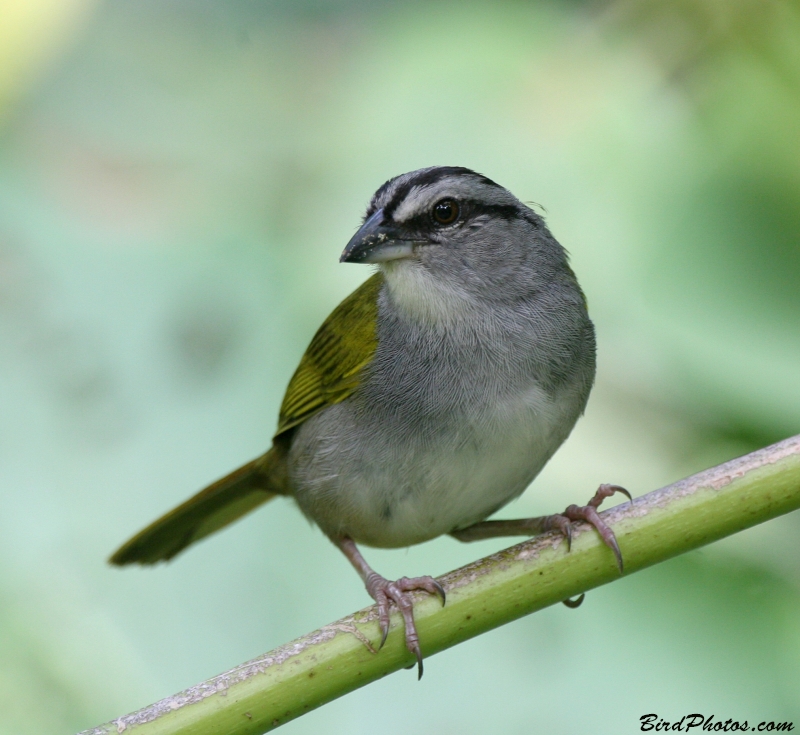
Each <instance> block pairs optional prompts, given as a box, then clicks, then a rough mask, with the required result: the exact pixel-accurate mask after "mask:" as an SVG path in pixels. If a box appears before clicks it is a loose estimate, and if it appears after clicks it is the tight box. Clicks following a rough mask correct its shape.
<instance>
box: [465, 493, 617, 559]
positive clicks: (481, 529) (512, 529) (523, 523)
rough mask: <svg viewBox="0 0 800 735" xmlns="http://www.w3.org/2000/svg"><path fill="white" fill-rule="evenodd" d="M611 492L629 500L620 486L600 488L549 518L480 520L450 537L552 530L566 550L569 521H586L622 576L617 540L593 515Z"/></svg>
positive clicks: (468, 538) (467, 538)
mask: <svg viewBox="0 0 800 735" xmlns="http://www.w3.org/2000/svg"><path fill="white" fill-rule="evenodd" d="M614 493H622V494H623V495H626V496H627V498H628V500H632V498H631V494H630V493H629V492H628V491H627V490H626V489H625V488H624V487H620V486H619V485H600V487H599V488H598V489H597V492H596V493H595V494H594V497H593V498H592V499H591V500H590V501H589V502H588V504H587V505H570V506H569V507H568V508H567V509H566V510H565V511H564V512H563V513H556V514H555V515H552V516H539V517H537V518H521V519H519V520H513V521H482V522H480V523H476V524H474V525H472V526H467V528H462V529H460V530H459V531H453V532H452V533H451V534H450V535H451V536H453V537H454V538H457V539H458V540H459V541H478V540H480V539H485V538H494V537H496V536H535V535H536V534H539V533H545V532H547V531H553V530H556V531H558V532H559V533H561V535H562V536H564V538H566V539H567V548H568V549H569V548H570V546H571V545H572V523H573V521H586V522H587V523H588V524H590V525H592V526H594V527H595V529H597V532H598V533H599V534H600V538H602V539H603V542H604V543H605V545H606V546H608V548H609V549H611V551H613V552H614V556H615V558H616V560H617V566H618V567H619V571H620V573H622V553H621V552H620V550H619V544H618V543H617V537H616V536H615V535H614V532H613V531H612V530H611V529H610V528H609V527H608V526H607V525H606V524H605V522H604V521H603V520H602V518H600V516H599V515H598V513H597V509H598V508H599V507H600V503H602V502H603V501H604V500H605V499H606V498H609V497H611V496H612V495H613V494H614Z"/></svg>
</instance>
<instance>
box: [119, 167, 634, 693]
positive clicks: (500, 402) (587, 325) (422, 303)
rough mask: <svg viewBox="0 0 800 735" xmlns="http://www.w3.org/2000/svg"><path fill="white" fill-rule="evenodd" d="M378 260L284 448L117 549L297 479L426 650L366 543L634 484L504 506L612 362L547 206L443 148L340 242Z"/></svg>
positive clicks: (382, 603) (281, 430) (155, 541)
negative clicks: (448, 158) (443, 160)
mask: <svg viewBox="0 0 800 735" xmlns="http://www.w3.org/2000/svg"><path fill="white" fill-rule="evenodd" d="M340 261H341V262H344V263H366V264H371V265H373V266H375V273H374V274H373V275H372V276H371V277H370V278H368V279H367V280H366V281H365V282H364V283H363V284H362V285H361V286H360V287H359V288H357V289H356V290H355V291H354V292H353V293H352V294H350V296H348V297H347V298H346V299H345V300H344V301H342V303H341V304H339V306H337V307H336V309H334V311H333V312H332V313H331V315H330V316H329V317H328V318H327V319H326V320H325V321H324V322H323V324H322V326H321V327H320V328H319V330H318V331H317V333H316V335H315V336H314V338H313V339H312V340H311V344H310V345H309V347H308V349H307V350H306V352H305V354H304V355H303V357H302V359H301V360H300V364H299V366H298V367H297V370H296V372H295V373H294V376H293V377H292V379H291V380H290V382H289V386H288V388H287V390H286V395H285V397H284V399H283V403H282V405H281V408H280V414H279V417H278V428H277V431H276V432H275V435H274V437H273V438H272V446H271V447H270V448H269V449H268V450H267V452H266V453H265V454H263V455H261V456H260V457H257V458H256V459H254V460H252V461H251V462H249V463H247V464H246V465H244V466H243V467H240V468H239V469H237V470H235V471H233V472H232V473H231V474H229V475H227V476H226V477H224V478H222V479H221V480H218V481H217V482H215V483H213V484H212V485H210V486H209V487H207V488H206V489H204V490H202V491H200V492H199V493H198V494H196V495H195V496H193V497H192V498H190V499H189V500H187V501H186V502H184V503H183V504H182V505H180V506H178V507H177V508H175V509H174V510H172V511H170V512H168V513H167V514H166V515H164V516H163V517H161V518H159V519H158V520H156V521H155V522H154V523H152V524H151V525H149V526H148V527H147V528H145V529H144V530H143V531H141V532H140V533H138V534H137V535H136V536H134V537H133V538H132V539H130V540H129V541H128V542H127V543H125V544H124V545H123V546H122V547H121V548H120V549H119V550H118V551H116V553H114V555H113V556H112V557H111V559H110V562H111V563H112V564H116V565H124V564H131V563H139V564H154V563H156V562H160V561H166V560H169V559H172V558H173V557H174V556H175V555H176V554H178V553H179V552H181V551H182V550H183V549H185V548H186V547H188V546H189V545H190V544H193V543H195V542H196V541H198V540H200V539H202V538H204V537H205V536H208V535H209V534H211V533H213V532H214V531H217V530H219V529H220V528H222V527H223V526H226V525H228V524H229V523H231V522H232V521H234V520H236V519H238V518H240V517H241V516H242V515H244V514H245V513H248V512H249V511H251V510H253V509H254V508H256V507H257V506H259V505H261V504H263V503H266V502H267V501H268V500H271V499H272V498H274V497H276V496H279V495H286V496H290V497H292V498H293V499H294V501H295V502H296V503H297V505H298V507H299V508H300V510H301V511H302V512H303V514H304V515H305V516H306V517H307V518H308V519H310V520H311V521H312V522H313V523H315V524H316V525H317V526H318V527H319V528H320V530H321V531H322V532H323V533H324V534H325V535H326V536H327V537H328V538H329V539H330V540H331V541H332V542H333V544H334V545H335V546H337V547H338V548H339V549H340V550H341V551H342V552H343V553H344V555H345V556H346V557H347V559H348V560H349V561H350V563H351V564H352V565H353V567H355V569H356V571H357V572H358V574H359V575H360V576H361V579H362V580H363V582H364V584H365V586H366V589H367V592H368V593H369V594H370V596H371V597H372V598H373V599H374V600H375V602H376V603H377V609H378V617H379V625H380V629H381V633H382V640H381V645H383V643H384V642H385V641H386V637H387V635H388V633H389V613H390V608H391V605H392V604H394V605H395V606H396V607H397V609H398V610H399V611H400V613H401V615H402V617H403V620H404V630H405V642H406V645H407V647H408V649H409V651H411V652H412V653H413V654H414V656H415V657H416V660H417V662H418V672H419V676H420V677H421V676H422V671H423V668H422V653H421V649H420V643H419V636H418V633H417V630H416V626H415V624H414V617H413V600H412V597H411V596H410V595H409V592H411V591H413V590H424V591H426V592H428V593H430V594H432V595H437V596H438V597H439V598H441V601H442V604H444V603H445V590H444V589H443V588H442V586H441V585H440V584H439V582H437V581H436V580H435V579H433V578H432V577H429V576H424V577H415V578H407V577H403V578H401V579H398V580H395V581H390V580H388V579H385V578H384V577H382V576H381V575H380V574H378V573H377V572H376V571H374V570H373V569H372V567H370V565H369V564H368V563H367V561H366V560H365V558H364V557H363V556H362V554H361V551H360V550H359V548H358V545H364V546H373V547H379V548H399V547H407V546H410V545H412V544H419V543H422V542H424V541H428V540H429V539H433V538H436V537H437V536H441V535H443V534H450V535H451V536H453V537H454V538H456V539H458V540H459V541H474V540H476V539H484V538H489V537H495V536H530V535H534V534H539V533H544V532H546V531H549V530H556V531H558V532H559V533H561V534H562V535H563V536H564V537H565V538H566V540H567V543H568V544H569V542H570V541H571V535H572V523H573V522H575V521H587V522H588V523H590V524H591V525H593V526H594V527H595V528H596V529H597V531H598V532H599V534H600V535H601V537H602V539H603V541H604V542H605V544H606V545H607V546H608V547H609V548H610V549H611V551H612V552H613V554H614V556H615V558H616V561H617V564H618V566H619V568H620V571H622V555H621V553H620V550H619V546H618V544H617V541H616V539H615V537H614V533H613V531H612V530H611V529H610V528H609V527H608V526H607V525H606V524H605V523H604V522H603V520H602V519H601V518H600V517H599V516H598V513H597V508H598V507H599V505H600V504H601V502H602V501H603V500H604V499H605V498H607V497H609V496H611V495H613V494H614V493H616V492H621V493H624V494H625V495H626V496H627V497H628V498H630V495H629V494H628V493H627V491H626V490H624V489H623V488H621V487H619V486H617V485H601V486H600V488H599V489H598V491H597V493H596V494H595V495H594V497H593V498H592V499H591V500H590V501H589V503H588V504H587V505H585V506H577V505H571V506H569V507H568V508H567V509H566V510H565V511H564V512H563V513H559V514H555V515H550V516H541V517H537V518H527V519H520V520H494V521H493V520H486V519H487V518H489V517H490V516H491V515H492V514H493V513H495V511H497V510H498V509H500V508H502V507H503V506H504V505H506V504H507V503H508V502H509V501H511V500H513V499H514V498H516V497H517V496H519V495H520V493H522V492H523V491H524V490H525V488H526V487H527V486H528V485H529V484H530V483H531V481H532V480H533V479H534V478H535V477H536V475H538V474H539V472H540V471H541V469H542V468H543V467H544V465H545V463H546V462H547V461H548V460H549V459H550V457H552V455H553V453H554V452H555V451H556V450H557V449H558V447H559V446H560V445H561V444H562V443H563V442H564V440H565V439H566V438H567V436H568V435H569V434H570V432H571V431H572V428H573V426H574V425H575V422H576V421H577V420H578V417H579V416H580V415H581V414H582V413H583V411H584V409H585V407H586V402H587V400H588V398H589V392H590V391H591V388H592V384H593V382H594V378H595V353H596V345H595V331H594V326H593V324H592V322H591V320H590V319H589V315H588V312H587V305H586V299H585V297H584V295H583V292H582V291H581V288H580V286H579V285H578V281H577V279H576V277H575V274H574V273H573V271H572V269H571V268H570V265H569V262H568V256H567V253H566V251H565V250H564V248H563V247H562V246H561V245H560V244H559V243H558V242H557V241H556V239H555V237H553V235H552V234H551V232H550V230H549V229H548V228H547V226H546V224H545V222H544V220H543V218H542V217H541V216H540V215H539V214H538V213H537V212H535V211H534V210H533V209H531V208H530V207H528V206H527V205H525V204H523V203H522V202H521V201H520V200H518V199H517V198H516V197H515V196H514V195H513V194H511V193H510V192H509V191H508V190H506V189H504V188H503V187H502V186H500V185H498V184H496V183H495V182H494V181H492V180H491V179H489V178H487V177H486V176H483V175H481V174H479V173H476V172H475V171H472V170H470V169H467V168H462V167H458V166H434V167H430V168H423V169H419V170H417V171H412V172H410V173H406V174H402V175H400V176H396V177H395V178H392V179H390V180H389V181H387V182H386V183H385V184H383V185H382V186H381V187H380V188H379V189H378V190H377V191H376V192H375V194H374V195H373V197H372V200H371V201H370V203H369V206H368V208H367V211H366V214H365V216H364V219H363V223H362V225H361V227H360V228H359V229H358V231H357V232H356V233H355V235H353V237H352V238H351V239H350V241H349V242H348V243H347V246H346V247H345V249H344V252H343V253H342V255H341V258H340Z"/></svg>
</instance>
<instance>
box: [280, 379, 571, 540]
mask: <svg viewBox="0 0 800 735" xmlns="http://www.w3.org/2000/svg"><path fill="white" fill-rule="evenodd" d="M584 402H585V398H584V397H583V396H579V395H577V394H572V393H571V392H567V393H562V394H560V395H559V397H557V398H554V397H552V396H550V395H549V394H547V393H545V392H544V391H542V390H541V389H539V388H538V387H535V386H533V387H529V388H528V389H526V390H525V391H518V392H517V393H515V394H514V395H513V396H507V397H505V398H503V399H501V400H493V401H491V402H488V403H487V404H486V405H483V406H480V405H478V406H472V407H471V408H470V409H469V410H467V411H465V412H463V413H462V415H461V416H459V417H458V418H454V417H452V416H451V417H450V418H449V419H448V420H432V421H431V420H428V421H424V420H421V421H417V422H414V423H413V424H411V425H410V424H409V422H408V421H403V420H401V419H399V418H398V417H397V416H393V415H392V414H391V412H383V411H382V410H381V407H380V406H376V407H374V408H369V407H365V406H364V405H363V404H359V402H358V401H350V400H348V401H345V402H343V403H340V404H338V405H335V406H331V407H330V408H328V409H326V410H325V411H323V412H322V413H320V414H318V415H316V416H314V417H312V418H311V419H309V420H308V421H307V422H306V423H304V424H303V425H301V426H300V427H299V428H298V430H297V432H296V434H295V436H294V438H293V441H292V447H291V450H290V453H289V467H290V474H291V479H292V485H293V489H294V495H295V498H296V500H297V503H298V505H299V506H300V508H301V509H302V510H303V512H304V513H305V514H306V515H307V516H308V517H309V518H310V519H311V520H313V521H315V522H316V523H317V524H318V525H319V526H320V528H321V529H322V530H323V531H324V532H325V533H327V534H328V535H330V536H342V535H346V536H349V537H350V538H352V539H353V540H355V541H357V542H361V543H364V544H367V545H369V546H377V547H401V546H409V545H412V544H416V543H420V542H422V541H426V540H428V539H432V538H435V537H437V536H440V535H442V534H444V533H448V532H450V531H452V530H455V529H457V528H463V527H465V526H468V525H471V524H473V523H476V522H478V521H481V520H483V519H484V518H486V517H487V516H489V515H491V514H492V513H493V512H494V511H496V510H497V509H498V508H500V507H501V506H503V505H505V504H506V503H508V502H509V501H510V500H512V499H513V498H515V497H516V496H518V495H519V494H520V493H521V492H522V491H523V490H524V489H525V488H526V487H527V485H528V484H529V483H530V482H531V480H533V478H534V477H535V476H536V475H537V474H538V473H539V471H540V470H541V469H542V467H543V466H544V464H545V463H546V462H547V460H548V459H549V458H550V457H551V456H552V454H553V453H554V452H555V450H556V449H557V448H558V446H559V445H560V444H561V443H562V442H563V441H564V439H565V438H566V437H567V435H568V434H569V432H570V431H571V429H572V427H573V425H574V423H575V421H576V420H577V418H578V415H579V414H580V412H581V410H582V409H583V404H584Z"/></svg>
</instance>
